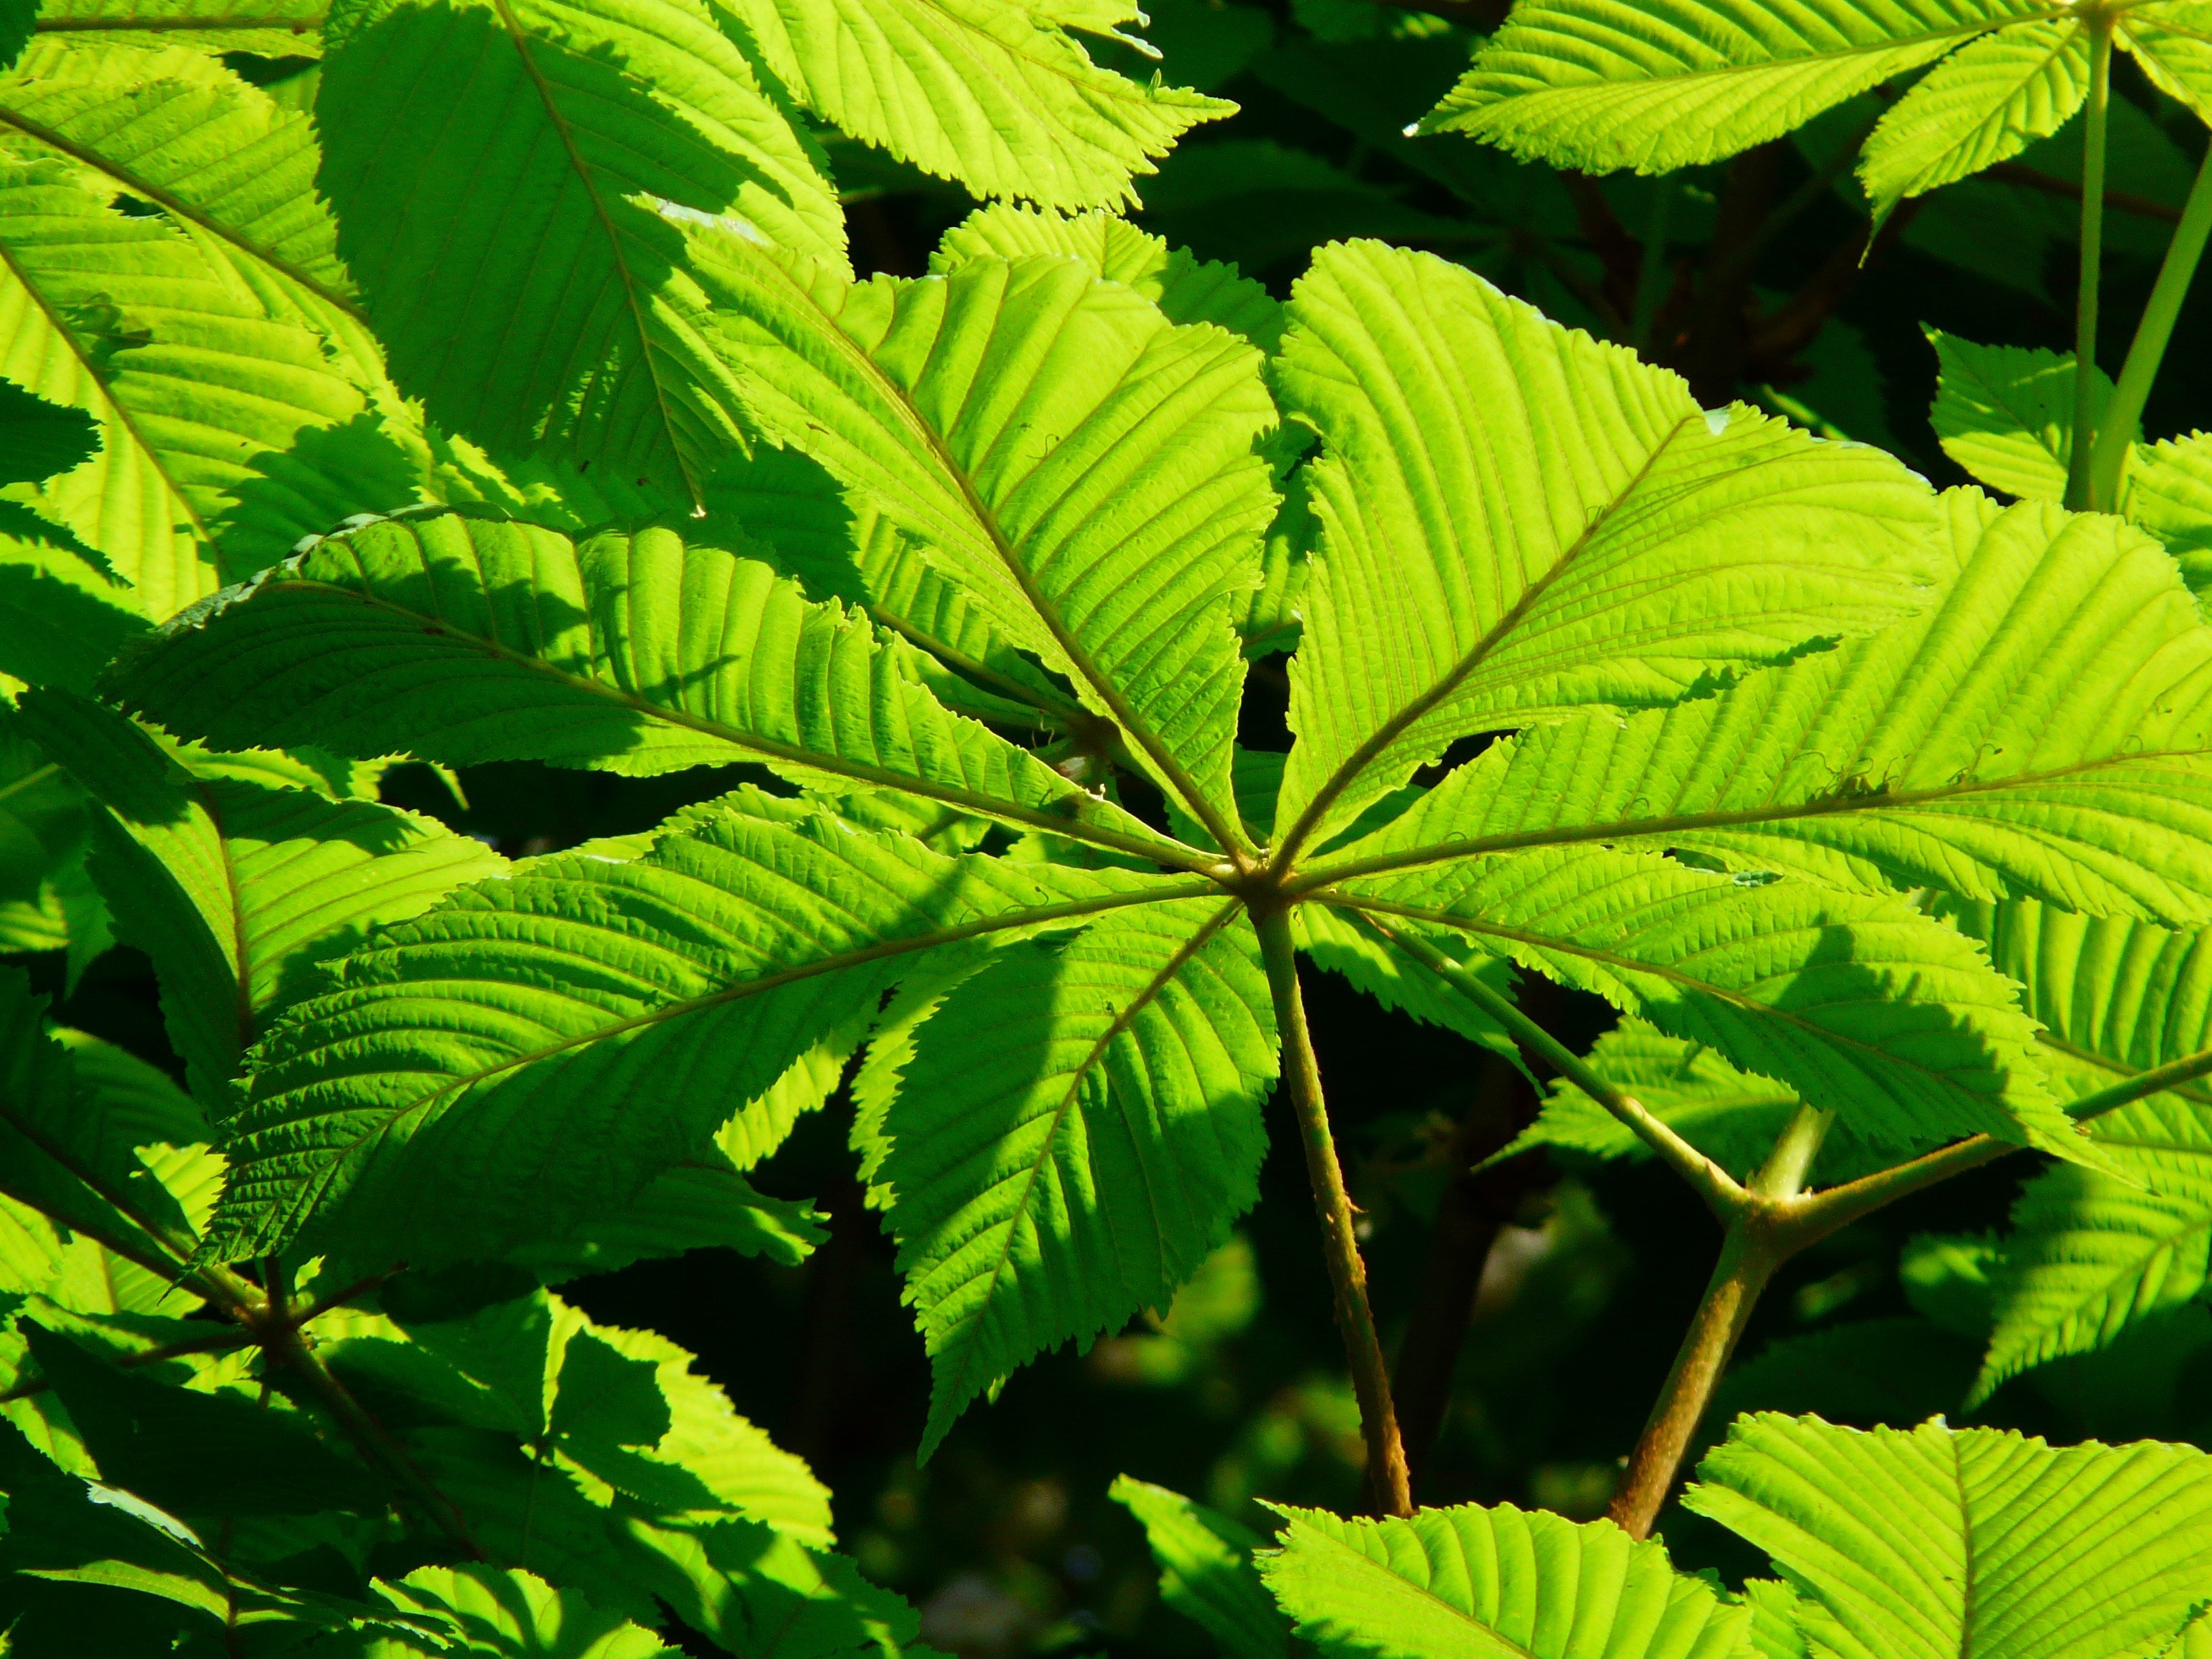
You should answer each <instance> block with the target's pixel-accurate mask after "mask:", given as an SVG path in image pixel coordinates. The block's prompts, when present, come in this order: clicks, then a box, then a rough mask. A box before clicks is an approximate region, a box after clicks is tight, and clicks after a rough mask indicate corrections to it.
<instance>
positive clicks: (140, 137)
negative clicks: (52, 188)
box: [0, 32, 398, 508]
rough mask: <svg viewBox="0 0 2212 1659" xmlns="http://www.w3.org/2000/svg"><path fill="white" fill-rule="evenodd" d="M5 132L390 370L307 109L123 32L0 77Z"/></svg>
mask: <svg viewBox="0 0 2212 1659" xmlns="http://www.w3.org/2000/svg"><path fill="white" fill-rule="evenodd" d="M0 136H3V137H4V142H5V143H6V144H7V146H8V148H9V149H11V150H13V151H15V153H17V154H19V155H22V156H23V157H25V158H26V159H30V158H35V157H44V158H50V159H53V160H57V161H70V162H74V163H76V166H77V167H78V168H79V169H80V170H81V172H80V177H82V179H84V180H85V182H86V184H87V185H88V188H91V189H94V190H99V189H101V188H106V189H109V190H118V191H125V192H127V193H128V194H129V195H130V196H131V197H135V198H136V199H137V200H138V201H139V202H142V203H143V204H147V205H148V206H150V207H156V208H159V209H161V210H162V211H163V212H165V213H167V214H168V215H169V216H170V217H171V219H172V221H173V222H174V223H175V224H176V225H177V226H179V228H183V229H185V230H186V231H187V233H188V234H191V235H192V236H193V238H194V240H196V241H197V242H198V243H199V245H200V246H202V247H203V249H207V250H212V251H213V252H215V253H216V257H217V258H222V259H225V260H233V261H237V262H239V263H240V265H241V267H242V268H243V269H244V270H246V271H247V272H248V273H250V274H251V276H252V278H253V279H255V280H254V283H253V285H254V287H255V289H256V291H257V293H258V295H260V297H261V298H262V299H263V300H264V302H268V303H270V309H271V312H272V313H273V314H276V315H277V316H280V317H282V316H289V318H290V320H294V321H300V322H306V323H308V324H310V325H314V326H320V327H325V328H328V329H330V330H331V331H333V332H342V333H346V334H348V335H349V337H348V338H347V340H346V342H345V343H346V344H347V346H348V347H349V349H351V350H352V352H353V355H355V356H357V357H361V358H363V359H365V361H366V362H368V363H369V364H371V365H379V367H377V368H373V369H372V372H374V373H380V360H379V359H378V356H377V354H376V349H375V346H374V342H373V341H368V340H367V337H366V335H365V333H362V323H361V318H360V314H359V311H358V307H357V304H356V296H355V295H354V292H353V283H352V280H351V279H350V278H349V276H347V275H346V271H345V267H344V266H343V264H340V263H339V261H338V257H337V228H336V226H335V224H334V222H332V220H331V214H330V210H329V209H328V208H327V207H326V206H325V204H323V203H322V201H321V200H319V198H318V197H316V195H315V193H314V190H315V169H316V167H317V166H318V164H319V161H320V155H319V151H318V149H317V148H316V144H315V138H314V131H313V122H312V121H311V120H310V119H309V118H308V117H307V115H305V114H304V113H301V112H298V111H295V110H287V109H284V108H282V107H280V106H278V105H277V104H276V101H275V100H273V99H271V98H270V96H269V95H268V94H266V93H265V92H263V91H261V90H260V89H259V88H256V87H252V86H248V85H247V84H246V82H244V81H242V80H240V78H239V77H238V76H235V75H234V74H232V73H231V72H230V71H229V70H227V69H225V68H224V67H223V65H222V64H221V63H220V62H219V61H217V60H216V59H215V58H211V57H210V56H208V55H207V54H206V53H205V52H202V51H196V50H194V49H192V48H191V47H189V46H166V47H161V46H160V43H158V42H156V43H144V42H142V41H141V40H139V39H138V38H137V34H136V33H135V32H126V33H122V34H121V35H120V36H119V38H118V40H116V41H114V42H113V43H112V44H106V45H104V46H101V47H100V48H99V49H96V50H91V49H88V48H87V47H86V46H85V45H84V44H83V43H82V42H74V43H73V42H70V41H68V40H41V41H40V43H39V44H38V45H37V46H34V47H33V49H32V50H31V52H28V53H27V55H26V56H25V57H24V58H23V60H22V61H21V63H20V64H17V65H16V66H15V72H14V73H13V74H12V75H10V76H8V77H6V79H5V80H4V81H0ZM295 309H296V312H297V314H292V313H294V311H295ZM354 505H355V507H356V508H357V507H360V506H362V505H367V503H360V502H356V503H355V504H354ZM375 505H378V506H380V507H392V506H396V505H398V503H397V502H394V501H383V502H379V503H376V504H375Z"/></svg>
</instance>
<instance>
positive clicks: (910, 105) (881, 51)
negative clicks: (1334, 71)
mask: <svg viewBox="0 0 2212 1659" xmlns="http://www.w3.org/2000/svg"><path fill="white" fill-rule="evenodd" d="M732 11H734V12H735V14H736V15H737V16H738V18H739V19H740V20H741V21H742V22H743V24H744V27H745V28H746V30H747V32H748V33H750V36H751V38H752V39H753V40H755V41H757V43H758V45H759V47H760V50H761V52H762V54H763V58H765V59H766V61H767V63H768V64H769V68H770V70H772V71H773V72H774V73H775V74H776V75H777V76H781V78H782V80H783V82H784V83H785V84H786V85H787V87H789V88H791V90H792V92H793V94H794V95H795V96H796V97H797V98H798V99H799V101H800V102H801V103H803V104H805V106H807V107H808V108H809V109H811V110H813V111H814V112H816V113H817V114H819V115H821V116H823V118H825V119H827V120H829V122H831V123H833V124H834V125H836V126H837V127H839V128H841V129H842V130H843V131H846V132H848V133H850V134H851V135H852V136H853V137H855V138H859V139H861V140H863V141H864V142H866V143H871V144H875V145H878V146H879V147H881V148H883V149H888V150H889V151H890V153H891V154H892V155H896V156H897V157H898V158H899V159H900V160H901V161H909V162H912V163H913V164H914V165H915V166H916V167H921V169H923V170H924V171H925V172H927V173H935V174H936V175H937V176H938V177H939V178H941V179H958V180H959V181H960V182H961V183H963V184H964V185H967V186H968V187H969V189H970V190H972V191H974V192H975V194H976V195H978V196H1020V197H1027V198H1029V199H1030V201H1033V202H1036V203H1038V204H1042V206H1045V207H1048V208H1090V207H1125V206H1126V207H1134V206H1135V205H1136V204H1137V195H1136V191H1135V188H1134V185H1133V180H1134V179H1135V178H1137V177H1139V176H1141V175H1143V174H1145V173H1151V172H1152V170H1153V168H1152V161H1153V160H1154V158H1156V157H1158V156H1160V155H1164V154H1165V153H1166V152H1167V150H1168V149H1169V147H1170V145H1172V144H1173V143H1175V141H1176V139H1177V138H1179V137H1182V135H1183V133H1184V132H1185V131H1188V129H1189V128H1190V127H1192V126H1193V125H1195V124H1196V123H1198V122H1200V121H1211V120H1218V119H1219V118H1221V117H1223V116H1225V115H1229V114H1231V113H1233V112H1235V110H1236V107H1237V106H1235V105H1234V104H1230V103H1225V102H1223V101H1222V100H1219V99H1218V98H1206V97H1201V96H1200V95H1199V94H1196V93H1194V92H1187V91H1182V90H1180V89H1178V88H1172V87H1164V86H1161V85H1159V84H1158V82H1157V81H1154V82H1152V83H1149V84H1147V83H1146V82H1137V81H1132V80H1129V79H1127V78H1126V77H1125V76H1120V75H1116V74H1115V73H1113V72H1112V71H1111V70H1103V69H1100V68H1098V67H1097V65H1095V64H1092V63H1091V58H1090V55H1089V54H1088V53H1087V52H1085V50H1084V49H1083V47H1082V46H1080V45H1079V44H1078V42H1077V41H1076V40H1075V39H1074V38H1073V35H1072V34H1071V33H1069V32H1068V31H1069V30H1070V29H1071V28H1080V29H1084V30H1085V31H1086V32H1089V33H1096V34H1104V35H1107V36H1109V38H1113V39H1116V40H1121V39H1126V38H1127V37H1126V36H1122V35H1121V34H1120V33H1119V32H1118V31H1119V27H1120V26H1121V24H1123V23H1127V22H1130V21H1139V22H1141V21H1143V15H1142V14H1141V13H1140V12H1139V11H1138V10H1137V9H1135V8H1134V7H1133V6H1130V5H1127V3H1121V0H1109V3H1104V4H1099V5H1094V6H1091V7H1089V8H1087V9H1085V11H1084V12H1083V13H1081V14H1073V13H1070V12H1067V11H1065V10H1064V11H1063V12H1062V13H1061V14H1060V15H1054V11H1053V9H1050V8H1048V7H1043V6H1024V5H1018V4H1015V3H1012V0H734V3H733V4H732Z"/></svg>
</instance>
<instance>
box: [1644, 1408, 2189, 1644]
mask: <svg viewBox="0 0 2212 1659" xmlns="http://www.w3.org/2000/svg"><path fill="white" fill-rule="evenodd" d="M1682 1502H1683V1505H1684V1507H1685V1508H1686V1509H1689V1510H1692V1512H1693V1513H1696V1514H1699V1515H1703V1516H1708V1517H1710V1518H1711V1519H1712V1520H1715V1521H1717V1522H1720V1523H1721V1524H1722V1525H1723V1526H1725V1527H1728V1528H1730V1529H1731V1530H1733V1531H1735V1532H1736V1533H1738V1534H1741V1535H1742V1536H1743V1537H1744V1538H1746V1539H1747V1540H1748V1541H1750V1542H1752V1543H1753V1544H1755V1545H1757V1546H1758V1547H1760V1548H1761V1549H1764V1550H1765V1551H1766V1552H1767V1553H1768V1554H1770V1555H1771V1556H1772V1557H1773V1558H1774V1559H1775V1562H1776V1564H1777V1565H1779V1566H1780V1567H1781V1568H1782V1570H1783V1571H1784V1573H1786V1574H1787V1575H1788V1577H1789V1579H1790V1583H1792V1584H1793V1585H1794V1586H1795V1587H1796V1589H1797V1591H1798V1593H1799V1595H1800V1596H1801V1597H1802V1604H1801V1617H1802V1620H1803V1621H1804V1625H1805V1628H1806V1631H1807V1634H1808V1636H1809V1637H1810V1638H1812V1644H1813V1647H1814V1651H1815V1652H1818V1653H1820V1654H1823V1655H1826V1654H1834V1655H1836V1656H1838V1659H1876V1656H1879V1659H1938V1656H1943V1659H1948V1656H1952V1655H1956V1654H1962V1653H1972V1654H1974V1655H1976V1656H1978V1659H2105V1656H2108V1655H2112V1654H2123V1653H2136V1652H2143V1653H2154V1652H2158V1651H2160V1650H2162V1647H2163V1644H2164V1643H2165V1642H2166V1640H2168V1639H2170V1638H2172V1637H2173V1636H2175V1635H2177V1634H2178V1633H2179V1631H2180V1629H2181V1627H2182V1626H2183V1625H2184V1624H2185V1623H2186V1622H2187V1620H2189V1618H2190V1617H2191V1615H2192V1614H2193V1613H2195V1612H2196V1611H2197V1607H2198V1606H2199V1605H2200V1604H2201V1602H2202V1600H2203V1594H2204V1579H2203V1574H2204V1561H2205V1557H2206V1551H2207V1548H2208V1547H2212V1459H2208V1458H2207V1457H2206V1456H2205V1455H2204V1454H2203V1452H2200V1451H2198V1450H2197V1449H2195V1448H2193V1447H2184V1446H2166V1445H2160V1444H2157V1443H2150V1442H2145V1443H2139V1444H2136V1445H2132V1446H2120V1447H2112V1446H2101V1445H2098V1444H2096V1443H2093V1442H2092V1443H2088V1444H2087V1445H2081V1446H2069V1447H2063V1448H2053V1447H2050V1446H2046V1445H2045V1443H2043V1442H2042V1441H2040V1440H2036V1439H2030V1438H2024V1437H2021V1435H2018V1434H2016V1433H2011V1432H2008V1431H1997V1430H1995V1429H1965V1430H1954V1429H1948V1428H1946V1427H1944V1426H1943V1425H1942V1421H1941V1419H1938V1420H1936V1421H1933V1422H1929V1423H1924V1424H1923V1425H1921V1426H1920V1427H1918V1428H1917V1429H1887V1428H1885V1429H1875V1430H1871V1431H1859V1430H1856V1429H1838V1428H1832V1427H1831V1426H1830V1425H1827V1424H1826V1423H1823V1422H1821V1421H1820V1419H1818V1418H1796V1419H1792V1418H1785V1417H1779V1416H1775V1415H1771V1414H1762V1415H1759V1416H1755V1417H1747V1418H1741V1419H1738V1420H1737V1422H1736V1424H1735V1427H1734V1428H1733V1429H1732V1430H1731V1431H1730V1432H1729V1438H1728V1442H1727V1443H1726V1444H1724V1445H1723V1446H1721V1447H1720V1448H1719V1449H1717V1450H1715V1451H1712V1452H1711V1453H1708V1454H1707V1455H1706V1457H1705V1461H1704V1462H1702V1463H1701V1464H1699V1468H1698V1484H1697V1485H1695V1486H1692V1487H1691V1488H1690V1489H1689V1491H1688V1492H1686V1493H1684V1495H1683V1498H1682Z"/></svg>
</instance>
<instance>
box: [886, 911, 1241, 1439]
mask: <svg viewBox="0 0 2212 1659" xmlns="http://www.w3.org/2000/svg"><path fill="white" fill-rule="evenodd" d="M930 988H931V990H932V991H933V995H931V996H930V998H929V1000H928V1001H927V1003H926V1004H923V1003H921V1002H920V1000H919V998H918V997H917V998H914V999H910V1006H909V1009H908V1011H907V1014H908V1019H909V1020H910V1019H911V1018H914V1017H915V1016H917V1015H919V1016H923V1017H924V1018H922V1019H921V1024H919V1025H918V1027H916V1026H915V1025H913V1024H908V1023H907V1022H906V1021H900V1022H899V1023H898V1024H896V1026H895V1030H896V1037H895V1038H894V1040H892V1041H890V1042H885V1041H884V1039H883V1038H882V1037H879V1038H878V1042H877V1044H876V1046H875V1048H874V1050H873V1051H872V1054H871V1057H870V1060H869V1066H868V1070H867V1072H866V1073H865V1074H864V1076H863V1079H862V1081H861V1083H860V1085H859V1088H858V1090H857V1091H856V1092H857V1093H858V1095H859V1097H860V1099H861V1100H862V1103H863V1111H864V1116H863V1127H862V1129H861V1130H860V1132H859V1133H860V1137H861V1145H862V1147H863V1150H864V1153H865V1163H866V1170H867V1173H868V1176H869V1179H870V1180H871V1182H872V1183H873V1188H874V1190H873V1191H872V1194H871V1201H872V1203H875V1204H876V1205H878V1206H879V1207H882V1208H884V1210H886V1211H887V1212H888V1215H889V1221H890V1231H891V1232H892V1235H893V1236H894V1237H896V1239H897V1241H898V1245H899V1267H900V1268H901V1270H902V1272H903V1273H905V1275H906V1300H907V1301H908V1304H911V1305H912V1306H913V1308H914V1309H915V1317H916V1322H917V1323H918V1324H919V1326H920V1327H921V1333H922V1335H923V1338H924V1340H925V1342H926V1344H927V1347H928V1350H929V1355H930V1359H931V1362H932V1366H933V1371H934V1374H935V1386H934V1387H933V1389H932V1391H931V1400H930V1416H929V1423H928V1425H927V1429H926V1430H925V1431H924V1434H923V1437H922V1447H923V1450H924V1453H925V1454H927V1451H928V1450H929V1449H932V1448H933V1447H934V1446H935V1445H936V1443H938V1441H939V1439H940V1438H942V1437H943V1435H944V1433H945V1430H946V1429H947V1428H949V1427H950V1426H951V1423H952V1421H953V1419H955V1418H956V1417H957V1416H958V1415H959V1413H960V1412H961V1411H962V1409H963V1407H966V1405H967V1404H968V1402H969V1401H970V1400H971V1399H973V1398H974V1397H975V1395H978V1394H980V1393H981V1392H983V1391H984V1390H985V1389H992V1388H995V1386H996V1385H997V1384H998V1383H1000V1381H1002V1380H1003V1379H1004V1378H1005V1377H1006V1376H1008V1375H1010V1374H1011V1373H1012V1371H1013V1370H1015V1369H1016V1367H1018V1366H1019V1365H1020V1364H1023V1363H1024V1362H1025V1361H1027V1360H1028V1359H1030V1358H1032V1357H1033V1356H1035V1355H1036V1354H1038V1353H1041V1352H1045V1351H1046V1350H1048V1349H1049V1348H1052V1347H1054V1346H1057V1345H1058V1344H1059V1343H1060V1342H1063V1341H1065V1340H1068V1339H1069V1338H1071V1337H1072V1338H1074V1339H1075V1340H1077V1341H1078V1342H1079V1343H1080V1344H1082V1345H1083V1346H1088V1345H1089V1344H1090V1342H1091V1339H1092V1338H1093V1337H1095V1336H1097V1334H1099V1333H1100V1332H1101V1331H1104V1330H1109V1329H1113V1328H1118V1327H1119V1326H1120V1325H1121V1324H1122V1323H1124V1322H1127V1320H1128V1319H1129V1318H1130V1317H1131V1316H1133V1315H1134V1314H1136V1313H1138V1312H1139V1310H1143V1309H1145V1308H1156V1309H1164V1308H1165V1307H1166V1306H1167V1305H1168V1303H1169V1302H1170V1299H1171V1298H1172V1297H1173V1296H1174V1294H1175V1290H1176V1286H1177V1285H1180V1284H1182V1282H1183V1280H1185V1279H1188V1278H1189V1277H1190V1275H1191V1273H1193V1272H1194V1271H1195V1270H1196V1268H1197V1267H1198V1265H1199V1264H1200V1262H1201V1261H1204V1260H1205V1259H1206V1256H1207V1255H1210V1254H1211V1253H1212V1251H1213V1250H1214V1249H1215V1248H1217V1247H1218V1245H1219V1244H1220V1243H1222V1241H1223V1240H1224V1239H1225V1237H1227V1236H1228V1232H1229V1228H1230V1225H1231V1223H1232V1222H1233V1221H1234V1220H1235V1219H1236V1218H1237V1216H1238V1215H1240V1214H1242V1213H1243V1212H1244V1211H1245V1210H1247V1209H1249V1207H1250V1206H1251V1204H1252V1201H1253V1200H1254V1198H1255V1196H1257V1189H1258V1181H1259V1168H1260V1159H1261V1154H1262V1152H1263V1151H1264V1150H1265V1146H1266V1136H1265V1133H1264V1130H1263V1128H1262V1126H1261V1115H1260V1109H1261V1104H1262V1103H1264V1102H1265V1100H1266V1098H1267V1091H1268V1089H1269V1087H1270V1086H1271V1085H1272V1084H1273V1081H1274V1077H1275V1069H1276V1058H1275V1048H1276V1045H1275V1032H1274V1030H1273V1020H1272V1019H1271V1018H1269V1017H1268V1013H1267V1010H1268V1006H1269V1002H1268V994H1267V978H1266V975H1265V973H1264V972H1263V970H1262V969H1261V965H1260V958H1259V945H1258V940H1257V938H1256V937H1255V934H1254V933H1253V931H1252V927H1251V924H1250V922H1249V921H1247V920H1245V919H1244V917H1243V914H1242V910H1241V908H1240V907H1239V906H1238V904H1237V902H1236V901H1235V900H1233V899H1225V898H1224V897H1222V896H1220V895H1218V894H1216V895H1213V896H1209V897H1206V898H1194V899H1190V900H1187V901H1184V902H1180V903H1173V904H1161V905H1156V906H1152V907H1148V908H1144V909H1140V910H1128V911H1123V912H1120V913H1117V914H1115V915H1108V916H1103V917H1102V918H1101V919H1100V920H1098V921H1096V922H1094V923H1092V924H1091V926H1090V927H1087V928H1086V929H1085V931H1084V932H1083V933H1081V934H1079V935H1078V936H1077V937H1076V938H1074V939H1054V938H1050V937H1046V938H1040V939H1035V940H1032V941H1029V942H1024V943H1018V944H1012V945H1006V946H1004V947H1002V948H1000V949H999V950H997V951H993V952H992V953H991V954H990V955H989V957H987V959H984V960H981V963H980V964H979V965H977V966H976V967H975V971H973V972H972V974H969V975H967V976H965V977H963V978H962V979H961V980H960V981H958V982H957V984H953V985H951V986H950V987H945V986H942V985H939V986H937V987H930Z"/></svg>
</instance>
